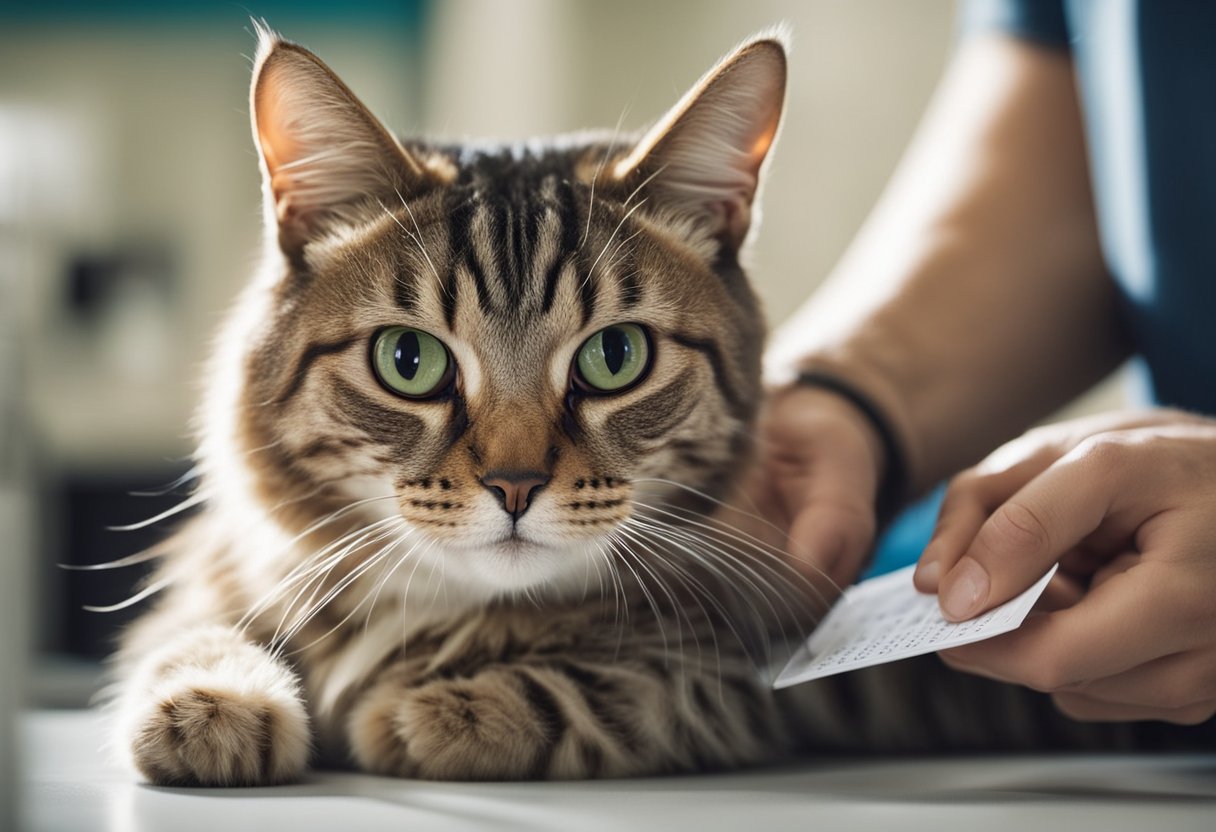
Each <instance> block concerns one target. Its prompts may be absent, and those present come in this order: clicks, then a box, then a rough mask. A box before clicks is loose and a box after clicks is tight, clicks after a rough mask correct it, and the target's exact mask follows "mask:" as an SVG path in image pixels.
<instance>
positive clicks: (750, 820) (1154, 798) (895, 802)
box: [20, 711, 1216, 832]
mask: <svg viewBox="0 0 1216 832" xmlns="http://www.w3.org/2000/svg"><path fill="white" fill-rule="evenodd" d="M21 728H22V731H21V734H20V736H21V738H22V745H23V747H22V749H21V750H22V752H23V755H24V761H25V763H24V765H23V766H22V768H23V771H24V783H23V785H22V789H21V795H22V799H23V801H24V803H23V806H22V807H21V808H22V814H23V815H24V817H25V818H26V824H25V825H26V828H27V829H29V830H31V832H49V830H55V832H61V831H62V832H88V830H112V832H159V830H166V832H192V830H206V832H217V830H218V832H238V830H245V829H256V830H290V832H308V830H325V832H357V830H364V829H393V830H409V832H423V831H424V830H432V829H436V830H445V831H446V830H451V831H452V832H460V830H474V829H478V830H480V829H519V830H562V832H566V830H579V832H581V830H610V829H612V830H614V829H630V830H644V829H661V830H664V832H680V830H685V829H690V830H697V832H712V831H713V830H736V829H743V830H754V832H770V830H774V829H780V828H795V829H815V830H832V829H848V830H856V829H884V830H891V829H894V830H900V832H903V831H904V830H935V832H937V831H938V830H948V829H961V828H968V829H974V830H977V832H999V831H1000V830H1017V832H1042V830H1047V829H1067V830H1069V832H1081V831H1082V830H1090V829H1092V830H1102V832H1114V831H1115V830H1121V829H1127V830H1137V832H1145V831H1146V830H1147V832H1163V830H1192V829H1193V830H1207V832H1212V831H1213V830H1216V753H1213V754H1208V755H1189V756H1180V755H1174V756H1154V757H1147V756H1130V755H1124V756H1105V757H1097V756H1086V757H986V758H974V757H967V758H937V759H900V760H890V759H873V760H838V759H825V760H817V761H810V762H807V763H805V764H802V765H799V766H796V767H786V768H780V769H769V770H764V771H749V772H744V773H738V774H728V775H706V776H700V777H669V778H656V779H650V780H617V781H599V782H589V783H430V782H418V781H409V780H395V779H391V778H386V777H372V776H368V775H360V774H350V773H342V772H316V773H313V774H312V775H310V776H309V777H308V778H307V780H306V781H305V782H303V783H300V784H297V785H293V786H283V787H276V788H264V789H210V790H203V789H164V788H152V787H149V786H145V785H141V784H139V783H137V782H136V781H135V780H134V778H133V777H132V776H131V775H130V774H128V773H126V772H124V771H123V770H122V769H120V768H116V767H114V766H112V765H110V764H109V763H108V762H107V761H106V759H105V756H104V754H103V753H102V752H101V751H100V750H99V749H100V746H101V744H102V740H103V737H104V731H103V726H102V724H101V721H100V718H99V715H98V714H96V713H94V712H87V711H39V712H33V713H27V714H25V715H24V716H23V717H22V725H21Z"/></svg>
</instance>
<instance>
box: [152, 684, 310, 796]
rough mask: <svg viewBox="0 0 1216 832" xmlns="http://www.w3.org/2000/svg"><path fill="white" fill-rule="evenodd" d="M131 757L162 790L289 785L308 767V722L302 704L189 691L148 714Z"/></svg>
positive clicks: (276, 698) (204, 690)
mask: <svg viewBox="0 0 1216 832" xmlns="http://www.w3.org/2000/svg"><path fill="white" fill-rule="evenodd" d="M131 751H132V754H133V756H134V760H135V765H136V766H137V767H138V768H139V770H140V772H141V773H142V774H143V775H144V776H145V777H147V778H148V780H149V781H151V782H152V783H154V784H156V785H162V786H168V785H178V786H185V785H189V786H262V785H271V784H274V783H283V782H287V781H289V780H295V779H297V778H298V777H299V776H300V775H301V774H302V773H303V771H304V768H305V766H306V765H307V764H308V756H309V732H308V717H307V715H306V714H305V712H304V707H303V705H302V703H301V702H300V701H299V699H298V698H292V697H286V696H281V695H279V696H276V695H274V694H259V693H251V692H247V691H246V692H239V691H232V690H222V689H219V688H206V687H184V688H182V689H181V690H180V691H177V692H175V693H173V694H172V695H169V696H165V697H163V698H161V699H160V700H159V701H157V702H156V704H155V705H154V706H152V707H151V708H149V709H148V710H147V711H146V713H145V714H144V715H143V717H142V719H141V720H139V723H138V727H137V728H136V730H135V734H134V736H133V738H132V740H131Z"/></svg>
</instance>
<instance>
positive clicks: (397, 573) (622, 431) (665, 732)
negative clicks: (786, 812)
mask: <svg viewBox="0 0 1216 832" xmlns="http://www.w3.org/2000/svg"><path fill="white" fill-rule="evenodd" d="M785 82H786V54H785V49H784V47H783V39H782V37H781V36H780V35H763V36H760V37H757V38H754V39H752V40H750V41H748V42H746V43H744V44H743V45H742V46H740V47H739V48H738V49H736V50H735V51H734V52H733V53H732V54H731V55H730V56H729V57H727V58H726V59H725V60H723V61H722V62H721V63H719V64H718V65H717V66H716V67H715V68H714V69H713V70H712V71H710V72H709V74H707V75H706V76H705V77H704V78H703V79H702V80H701V81H700V82H699V83H697V84H696V86H694V87H693V88H692V90H691V91H690V92H689V93H687V94H686V95H685V96H684V97H683V98H682V99H681V100H680V101H679V103H678V104H676V106H675V107H674V108H673V109H672V110H671V111H670V112H669V113H668V114H667V115H666V116H664V117H663V118H662V119H661V120H660V121H659V122H658V123H657V124H656V125H655V126H654V127H653V128H652V129H650V130H649V131H647V132H645V133H644V134H642V135H640V136H634V137H621V136H618V135H615V134H612V135H610V134H607V133H604V134H599V133H592V134H580V135H572V136H564V137H560V138H556V139H553V140H551V141H546V142H528V143H522V144H511V145H507V144H489V143H486V144H480V143H479V144H460V145H445V144H434V143H427V142H422V141H408V142H402V141H399V140H398V139H396V138H395V137H394V136H393V135H392V134H390V133H389V132H388V131H387V130H386V129H385V128H384V127H383V126H382V125H381V124H380V123H379V122H378V121H377V120H376V119H375V118H374V117H373V116H372V115H371V114H370V113H369V112H368V110H367V109H366V108H365V107H364V106H363V105H362V104H361V103H360V102H359V100H358V99H357V98H356V97H355V96H354V94H353V93H352V92H351V91H350V90H349V89H348V88H347V87H346V86H345V85H344V84H343V83H342V82H341V81H340V80H339V79H338V78H337V76H336V75H334V73H333V72H331V71H330V70H329V68H328V67H326V66H325V64H323V63H322V62H321V61H320V60H319V59H318V58H316V57H315V56H314V55H313V54H311V53H310V52H308V51H307V50H305V49H303V48H301V47H299V46H297V45H295V44H293V43H289V42H287V41H285V40H282V39H281V38H279V37H278V36H276V35H275V34H273V33H272V32H270V31H268V30H266V29H264V28H259V45H258V51H257V58H256V63H255V69H254V75H253V84H252V96H251V99H252V115H253V133H254V139H255V141H256V144H257V147H258V149H259V151H260V161H261V170H262V175H263V181H264V189H263V190H264V195H265V222H266V228H267V235H266V236H267V244H266V250H265V258H264V263H263V267H262V269H261V270H260V272H259V273H258V275H257V277H256V278H255V280H254V281H253V283H252V284H251V285H250V286H249V287H248V289H247V290H246V291H245V293H244V294H243V295H242V297H241V299H240V301H239V303H238V304H237V306H236V308H235V310H234V312H233V314H232V315H231V317H230V319H229V321H228V322H227V324H226V326H225V328H224V329H223V331H222V333H221V335H220V337H219V340H218V342H217V343H218V348H217V351H216V355H215V358H214V362H213V364H212V367H211V375H210V386H209V389H208V392H207V395H206V399H205V403H204V407H203V409H202V413H201V419H200V425H201V437H200V445H199V451H198V455H197V461H198V471H199V472H200V473H199V476H200V479H199V487H198V491H197V493H196V495H195V497H193V498H192V499H191V500H190V501H189V502H191V503H194V504H199V505H201V506H202V508H201V511H200V512H199V513H197V514H196V515H195V516H194V517H193V518H192V519H191V520H190V521H188V523H187V524H186V525H185V526H184V527H183V528H182V529H181V530H180V531H179V532H178V533H177V534H176V535H175V536H174V537H172V538H171V539H170V540H169V541H168V542H167V543H166V545H165V548H164V550H163V552H162V558H161V562H160V565H159V567H158V572H157V573H156V575H155V577H154V579H153V583H152V586H151V587H150V589H152V588H156V589H159V593H158V595H157V601H156V603H155V606H154V608H153V609H152V610H151V611H150V612H149V613H148V614H147V615H145V616H144V617H143V618H142V619H141V620H140V621H138V622H137V623H136V624H135V625H134V626H133V627H132V628H131V629H130V630H129V631H128V632H127V633H126V635H125V638H124V641H123V644H122V647H121V649H120V651H119V653H118V656H117V659H116V667H117V671H118V674H119V678H120V682H119V692H118V694H117V696H116V698H115V722H116V727H117V732H118V745H119V746H120V747H121V748H122V749H124V750H128V751H129V752H130V755H131V757H132V758H133V761H134V763H135V765H136V766H137V767H138V769H139V771H140V772H141V773H142V774H143V775H144V776H145V777H147V778H148V780H150V781H152V782H153V783H158V784H201V785H230V784H269V783H280V782H284V781H290V780H292V779H295V778H298V777H299V776H301V774H302V773H303V772H304V771H305V769H306V767H307V766H308V765H309V764H310V762H311V761H317V762H323V763H326V764H331V765H332V764H339V765H341V764H352V763H353V764H354V765H357V766H358V767H359V768H361V769H363V770H366V771H372V772H380V773H385V774H392V775H400V776H405V777H423V778H452V779H517V778H585V777H611V776H625V775H643V774H651V773H656V772H670V771H681V770H704V769H708V768H724V767H734V766H740V765H744V764H749V763H754V762H758V761H764V760H773V759H777V758H779V757H780V756H781V755H783V754H786V753H787V752H788V751H789V750H790V749H792V748H794V747H795V746H796V745H799V744H811V745H813V746H814V747H816V748H821V749H824V748H827V749H860V748H886V749H891V748H944V747H970V746H974V745H978V744H984V745H992V744H999V745H1004V746H1018V745H1030V744H1033V743H1037V742H1042V741H1043V738H1044V737H1045V736H1060V735H1057V734H1045V733H1044V731H1045V730H1048V729H1044V728H1042V726H1044V725H1051V724H1052V723H1053V719H1052V718H1051V717H1050V715H1049V710H1050V709H1049V708H1047V707H1045V705H1044V702H1043V701H1042V700H1035V699H1033V698H1032V697H1029V696H1026V695H1023V694H1021V693H1019V692H1016V691H1013V690H1011V689H1004V688H992V687H989V686H988V684H987V683H984V682H980V681H978V680H966V679H964V678H963V677H960V676H957V675H955V674H947V673H943V672H941V671H940V670H938V669H937V668H936V667H935V666H933V665H932V664H929V663H926V662H906V663H903V664H900V665H897V666H892V667H888V668H882V669H880V672H870V673H858V674H852V675H849V676H845V677H838V678H836V679H832V680H826V681H825V682H824V683H819V684H811V685H804V686H801V687H799V688H796V689H794V690H793V691H790V692H788V695H787V694H783V695H782V697H783V698H779V697H777V696H776V695H774V694H773V692H772V691H771V690H770V689H769V686H768V684H767V683H766V681H765V678H764V676H763V674H762V673H760V672H758V662H759V663H761V664H762V662H763V660H764V650H763V648H764V647H765V646H766V645H768V644H770V643H771V642H772V639H771V638H770V637H774V636H777V635H778V634H780V633H783V632H788V631H789V630H790V629H791V628H792V629H794V630H797V628H798V627H805V624H806V622H805V620H801V619H804V618H805V615H804V613H809V612H811V611H813V608H814V606H815V605H814V604H813V603H811V601H810V600H807V599H805V598H801V596H799V597H798V598H795V597H794V596H795V595H796V594H797V593H796V590H797V587H795V578H794V575H795V574H796V573H795V572H794V571H793V570H791V569H790V568H789V567H788V566H783V565H782V564H783V561H782V560H781V558H780V557H778V556H777V553H776V552H775V551H774V550H772V549H769V548H767V547H765V546H764V545H762V544H760V543H758V542H756V541H754V540H753V539H751V538H749V537H747V536H746V535H744V534H742V533H740V532H736V531H733V530H732V529H731V528H730V526H729V525H726V524H725V523H724V522H723V521H721V520H719V519H717V518H714V517H711V516H709V514H708V509H709V508H711V507H712V505H713V501H714V500H716V499H718V498H720V497H722V496H724V495H725V494H726V493H727V492H728V490H729V488H730V486H731V485H732V483H733V481H734V478H735V475H736V473H737V472H738V471H739V470H740V468H741V467H742V466H743V465H744V464H745V462H746V457H747V454H748V451H749V446H748V436H749V426H750V422H751V419H752V416H753V412H754V410H755V408H756V405H757V401H758V398H759V396H760V381H759V379H760V370H759V358H760V350H761V348H762V344H763V334H764V333H763V323H762V319H761V314H760V311H759V309H758V306H757V302H756V299H755V297H754V296H753V294H752V291H751V289H750V288H749V286H748V284H747V281H746V278H745V275H744V273H743V271H742V269H741V267H740V254H741V252H742V251H743V249H744V246H745V243H746V242H747V239H748V236H749V230H750V229H752V227H753V226H754V224H755V223H754V221H753V220H754V216H755V215H754V212H755V199H756V194H757V191H758V190H759V187H760V182H761V176H762V172H763V169H764V163H765V159H766V156H767V154H768V152H769V150H770V148H771V147H772V145H773V142H774V139H775V137H776V135H777V132H778V127H779V124H780V121H781V113H782V104H783V97H784V89H785ZM820 611H822V608H820ZM955 689H957V691H956V690H955ZM964 689H966V690H964ZM977 689H983V701H984V702H985V703H986V706H987V707H985V708H979V707H978V706H977V705H975V702H977V701H978V700H977V699H975V690H977ZM892 699H896V700H904V701H905V702H906V704H907V707H910V708H919V709H920V712H921V714H922V716H920V717H918V718H916V719H910V718H907V717H901V716H900V710H899V709H896V708H891V707H889V702H890V700H892ZM959 703H962V704H961V705H960V704H959ZM992 714H1000V715H1001V718H1000V719H999V720H996V721H994V720H992V719H991V718H990V717H991V715H992ZM1033 726H1038V728H1036V729H1035V730H1031V728H1032V727H1033ZM1050 730H1054V729H1050ZM1086 730H1088V731H1089V734H1090V735H1092V736H1091V738H1092V737H1098V736H1099V733H1098V732H1095V731H1092V730H1090V729H1086ZM1073 733H1074V734H1075V733H1076V732H1073ZM1102 736H1105V735H1102ZM1120 736H1121V735H1120Z"/></svg>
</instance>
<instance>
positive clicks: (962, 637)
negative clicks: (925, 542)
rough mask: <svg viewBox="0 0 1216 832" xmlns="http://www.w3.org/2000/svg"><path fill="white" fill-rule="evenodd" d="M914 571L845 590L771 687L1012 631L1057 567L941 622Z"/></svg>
mask: <svg viewBox="0 0 1216 832" xmlns="http://www.w3.org/2000/svg"><path fill="white" fill-rule="evenodd" d="M915 568H916V567H915V566H909V567H907V568H905V569H900V570H899V571H898V572H892V573H890V574H888V575H881V576H879V577H877V578H871V579H870V580H868V581H862V582H861V583H860V584H857V585H856V586H854V587H851V588H850V589H848V590H847V591H846V592H845V594H844V596H843V597H841V599H840V600H839V601H837V602H836V605H835V606H834V607H832V609H831V611H829V612H828V615H827V618H825V619H824V620H823V622H822V623H821V624H820V625H819V626H818V627H816V628H815V632H813V633H811V636H810V638H808V639H807V640H806V642H805V643H804V644H803V645H802V646H801V647H800V648H798V651H797V652H796V653H795V654H794V657H793V658H792V659H790V660H789V662H788V663H787V664H786V666H785V669H784V670H782V671H781V673H780V674H779V675H778V676H777V681H775V682H774V683H773V687H775V688H786V687H789V686H790V685H797V684H799V683H801V682H809V681H810V680H812V679H818V678H820V677H823V676H831V675H833V674H836V673H844V672H846V671H849V670H857V669H859V668H862V667H869V666H870V665H875V664H886V663H887V662H894V661H898V660H899V659H908V658H911V657H912V656H920V655H922V654H924V653H933V652H935V651H937V650H945V649H946V648H949V647H958V646H960V645H963V644H970V643H972V642H975V641H983V640H984V639H988V638H992V637H993V636H999V635H1001V634H1002V633H1007V632H1009V631H1010V630H1016V629H1017V628H1018V627H1020V626H1021V625H1022V622H1023V621H1024V620H1025V619H1026V616H1027V614H1029V612H1030V608H1031V607H1032V606H1034V602H1035V601H1037V600H1038V598H1039V596H1040V595H1042V594H1043V590H1044V589H1046V588H1047V582H1048V581H1050V580H1051V576H1052V575H1054V574H1055V572H1056V567H1055V566H1053V567H1052V568H1051V571H1049V572H1048V573H1047V574H1046V575H1044V576H1043V577H1042V578H1040V579H1039V580H1038V582H1037V583H1035V585H1034V586H1032V587H1031V588H1030V589H1028V590H1026V591H1025V592H1023V593H1022V594H1021V595H1019V596H1017V597H1016V598H1014V599H1012V600H1010V601H1007V602H1005V603H1004V604H1001V605H1000V606H999V607H996V608H995V609H991V610H989V611H988V612H986V613H984V614H983V615H981V616H979V617H978V618H973V619H971V620H970V621H961V622H958V623H952V622H949V621H947V620H946V619H945V618H943V617H942V614H941V610H940V609H939V607H938V605H937V596H936V595H924V594H922V593H920V592H917V591H916V587H914V586H913V585H912V572H913V571H914V570H915Z"/></svg>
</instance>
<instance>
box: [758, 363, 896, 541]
mask: <svg viewBox="0 0 1216 832" xmlns="http://www.w3.org/2000/svg"><path fill="white" fill-rule="evenodd" d="M867 381H868V379H867ZM880 389H882V388H881V387H880V386H878V385H873V384H867V383H866V382H858V381H856V380H855V375H854V374H852V373H846V372H843V371H840V370H838V369H837V368H835V367H832V368H825V367H823V366H822V365H804V366H803V367H802V368H800V369H798V370H797V371H796V373H794V374H793V378H792V379H790V380H788V381H786V383H784V384H781V385H779V386H778V387H777V388H776V389H774V390H773V394H772V395H773V398H774V399H777V400H782V401H784V400H786V399H788V398H793V397H796V398H797V399H799V400H800V401H803V402H804V403H805V404H803V405H802V406H808V405H809V406H813V407H815V408H835V409H837V411H838V412H839V413H840V414H841V415H842V416H843V417H845V418H847V419H848V421H849V422H850V423H851V424H852V425H853V426H854V427H855V428H856V430H857V431H858V432H859V433H860V435H861V436H863V437H865V442H866V444H867V446H868V447H869V449H870V457H871V459H873V461H874V476H875V481H876V488H875V495H874V505H875V513H876V514H877V516H878V519H879V522H880V523H883V522H885V521H887V520H890V519H891V517H892V516H893V515H894V514H895V512H896V511H898V509H899V508H900V507H901V506H903V505H904V504H905V503H906V502H907V500H908V498H909V496H910V493H911V478H910V470H911V468H910V460H909V452H908V445H907V442H906V440H905V438H904V437H905V436H906V435H907V433H906V431H905V430H903V429H902V428H903V425H902V423H901V422H899V421H897V420H896V419H895V418H894V414H897V413H899V410H898V409H897V408H895V407H892V406H891V405H890V401H891V399H890V398H889V397H880V395H877V394H876V391H877V390H880ZM888 408H889V409H888Z"/></svg>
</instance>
